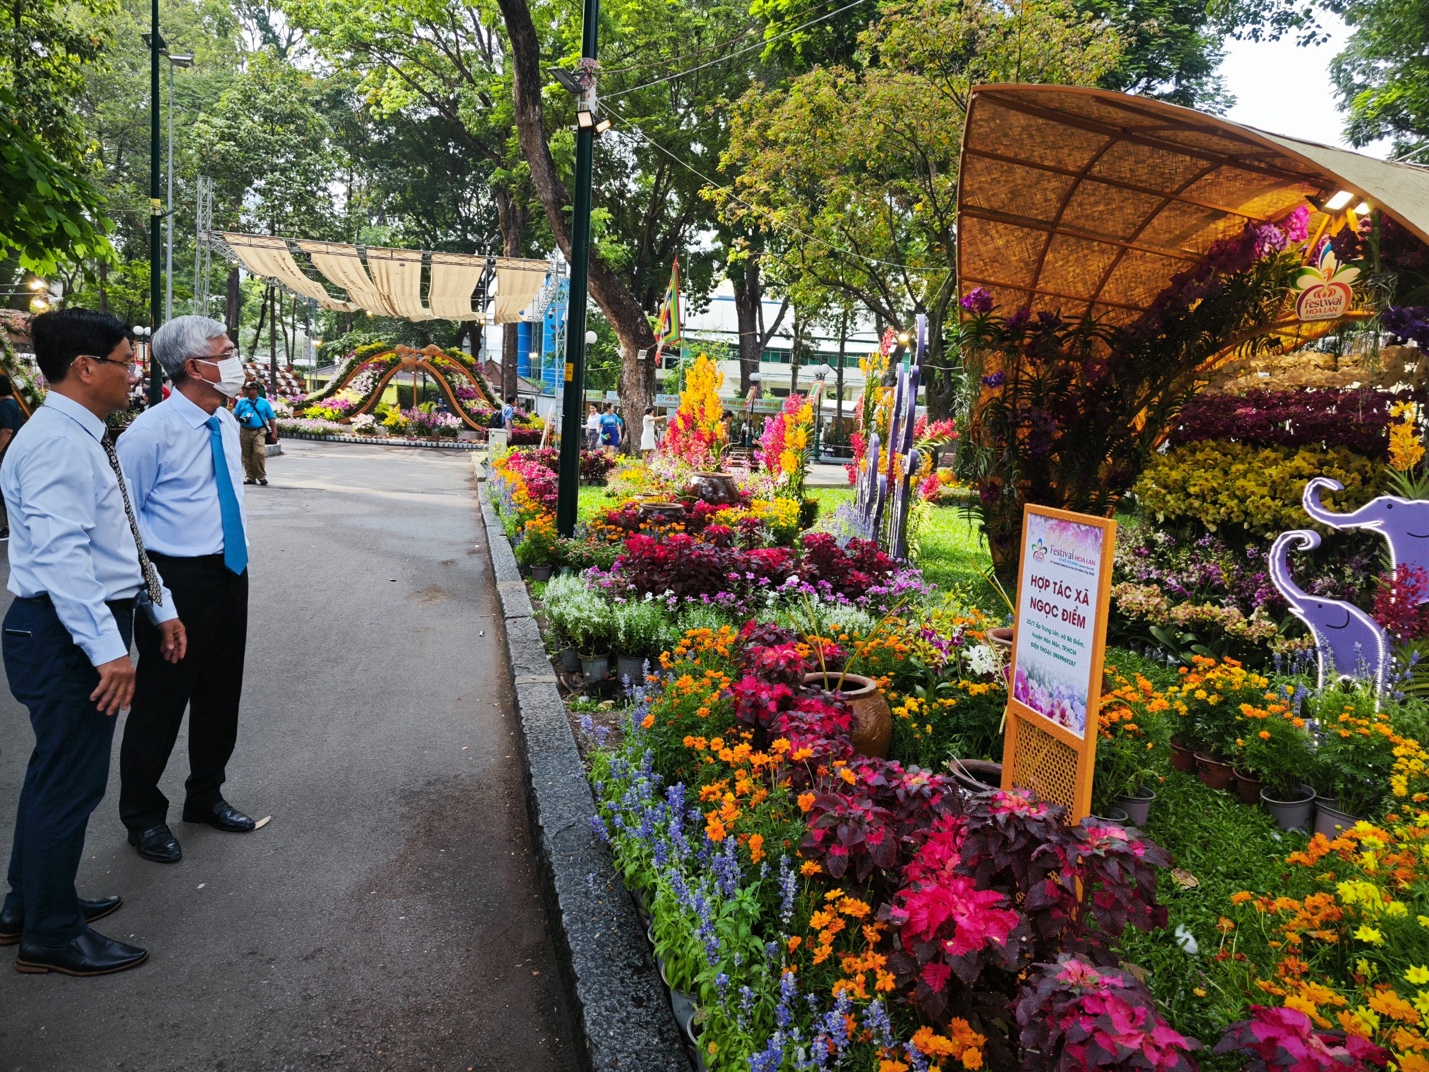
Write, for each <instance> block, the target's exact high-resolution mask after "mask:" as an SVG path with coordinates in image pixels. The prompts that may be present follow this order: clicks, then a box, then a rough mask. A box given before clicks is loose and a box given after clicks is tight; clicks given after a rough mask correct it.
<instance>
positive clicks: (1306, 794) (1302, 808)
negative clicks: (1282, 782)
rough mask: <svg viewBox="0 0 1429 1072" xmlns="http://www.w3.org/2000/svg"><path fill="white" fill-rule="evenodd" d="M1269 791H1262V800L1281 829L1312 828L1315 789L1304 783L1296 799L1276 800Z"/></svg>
mask: <svg viewBox="0 0 1429 1072" xmlns="http://www.w3.org/2000/svg"><path fill="white" fill-rule="evenodd" d="M1269 792H1270V791H1269V790H1268V789H1262V790H1261V791H1260V802H1261V803H1262V804H1264V805H1265V810H1266V811H1268V812H1270V817H1271V818H1272V819H1274V820H1275V824H1276V825H1277V826H1278V827H1280V829H1281V830H1308V829H1309V828H1310V812H1311V811H1313V810H1314V808H1315V790H1313V789H1311V788H1310V787H1309V786H1308V785H1302V786H1301V787H1300V794H1299V796H1298V797H1297V798H1296V799H1295V800H1276V799H1275V798H1274V797H1271V796H1268V795H1267V794H1268V793H1269Z"/></svg>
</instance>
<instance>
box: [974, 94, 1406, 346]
mask: <svg viewBox="0 0 1429 1072" xmlns="http://www.w3.org/2000/svg"><path fill="white" fill-rule="evenodd" d="M961 168H962V170H961V173H960V176H959V181H958V289H959V292H960V293H961V294H966V293H968V292H969V291H971V290H972V289H973V288H975V287H979V286H980V287H984V288H986V289H987V290H988V291H989V292H990V293H991V294H992V296H993V300H994V302H995V303H996V306H997V307H998V308H999V309H1000V310H1001V311H1002V312H1004V313H1006V312H1011V311H1012V310H1014V309H1017V308H1021V307H1022V306H1030V307H1031V308H1032V309H1033V310H1049V311H1053V312H1061V313H1064V314H1066V315H1087V316H1092V317H1095V318H1097V319H1100V320H1103V321H1105V322H1108V323H1112V324H1118V323H1120V324H1125V323H1128V322H1130V321H1132V320H1134V319H1135V318H1136V317H1137V316H1138V315H1139V314H1140V313H1141V312H1142V311H1143V310H1145V309H1146V307H1147V306H1148V305H1149V304H1150V303H1151V301H1152V299H1154V298H1155V297H1156V295H1157V294H1158V293H1160V292H1161V291H1162V290H1163V289H1164V288H1165V287H1166V285H1167V283H1168V282H1169V281H1170V279H1171V277H1172V276H1173V275H1175V274H1176V273H1177V272H1180V271H1184V270H1185V269H1187V268H1189V267H1190V266H1191V265H1193V264H1195V263H1196V262H1197V261H1198V260H1200V258H1201V257H1202V256H1203V255H1204V254H1205V252H1206V250H1207V249H1208V248H1209V247H1210V246H1211V244H1212V243H1213V242H1215V241H1216V240H1217V239H1219V238H1224V237H1226V236H1229V235H1233V234H1236V233H1239V232H1240V231H1241V229H1242V228H1243V227H1244V226H1245V224H1246V222H1247V221H1250V222H1254V223H1264V222H1274V221H1276V220H1279V219H1281V218H1283V217H1284V216H1286V215H1288V214H1289V213H1290V212H1292V211H1293V210H1294V209H1296V208H1298V207H1299V206H1300V205H1302V204H1305V203H1306V202H1307V201H1309V202H1310V204H1311V208H1312V213H1311V218H1310V234H1311V235H1312V236H1314V235H1316V234H1317V233H1319V232H1320V231H1321V230H1322V229H1324V228H1326V227H1327V226H1329V227H1334V226H1335V225H1337V222H1338V220H1340V219H1341V218H1343V216H1344V210H1343V209H1340V210H1339V211H1335V212H1326V211H1322V210H1321V209H1320V208H1319V207H1318V206H1320V205H1323V203H1324V200H1325V199H1326V198H1329V197H1331V196H1333V195H1334V194H1335V193H1336V192H1337V191H1340V190H1347V191H1350V192H1351V193H1353V194H1355V195H1356V200H1352V201H1351V202H1350V206H1349V207H1351V208H1353V207H1354V206H1355V205H1356V203H1357V202H1358V200H1360V199H1363V200H1365V201H1368V202H1369V204H1371V205H1372V206H1375V207H1377V208H1379V209H1381V210H1382V211H1383V212H1384V213H1386V214H1388V215H1389V216H1392V217H1393V218H1394V219H1396V220H1397V221H1398V222H1400V223H1402V224H1403V225H1404V226H1405V227H1407V228H1409V230H1411V231H1412V232H1414V233H1415V234H1416V235H1418V236H1419V238H1420V239H1421V240H1423V241H1425V242H1429V170H1426V169H1425V168H1422V167H1417V166H1414V165H1410V164H1399V163H1392V162H1388V161H1384V160H1377V159H1375V158H1373V157H1368V156H1363V155H1361V154H1359V153H1353V152H1349V151H1347V150H1345V149H1336V148H1332V147H1330V146H1326V145H1317V144H1315V143H1314V142H1306V141H1298V140H1296V139H1294V138H1284V137H1280V136H1278V135H1275V134H1268V133H1266V132H1264V131H1260V130H1256V129H1254V128H1253V127H1246V126H1241V125H1239V124H1236V123H1231V122H1227V121H1226V120H1224V119H1219V118H1217V117H1215V116H1211V115H1205V114H1203V113H1201V112H1196V111H1193V110H1191V109H1189V108H1182V107H1179V106H1177V105H1173V104H1165V103H1162V102H1160V101H1155V100H1148V99H1145V98H1142V97H1130V96H1127V95H1125V94H1122V93H1113V92H1110V91H1108V90H1099V89H1089V88H1083V87H1075V86H1034V85H1016V84H1004V85H983V86H976V87H974V88H973V91H972V95H971V99H970V102H969V105H968V117H967V124H966V126H965V127H964V130H963V151H962V163H961Z"/></svg>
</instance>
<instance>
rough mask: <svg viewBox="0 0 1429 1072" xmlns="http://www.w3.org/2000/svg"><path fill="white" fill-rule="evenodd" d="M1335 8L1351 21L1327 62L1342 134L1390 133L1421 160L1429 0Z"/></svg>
mask: <svg viewBox="0 0 1429 1072" xmlns="http://www.w3.org/2000/svg"><path fill="white" fill-rule="evenodd" d="M1334 9H1335V10H1336V11H1338V12H1339V13H1340V14H1341V15H1343V17H1344V19H1345V21H1346V22H1347V23H1349V25H1350V26H1352V27H1354V33H1353V34H1351V35H1350V40H1349V43H1348V44H1347V45H1346V46H1345V49H1344V51H1343V52H1341V53H1340V54H1339V55H1338V56H1337V57H1335V60H1334V63H1333V64H1332V65H1331V67H1330V75H1331V77H1332V78H1333V79H1334V82H1335V89H1336V90H1337V91H1338V93H1339V97H1340V101H1341V107H1342V108H1344V109H1345V111H1347V112H1348V119H1347V122H1346V124H1345V135H1346V137H1348V138H1349V140H1350V141H1351V143H1353V144H1355V145H1366V144H1368V143H1369V142H1372V141H1377V140H1379V139H1380V138H1393V139H1394V140H1395V143H1396V148H1397V149H1398V150H1399V151H1400V155H1407V154H1409V153H1413V154H1414V156H1413V159H1415V160H1416V161H1417V162H1420V163H1423V162H1424V159H1425V155H1424V154H1425V151H1426V149H1429V0H1349V2H1341V3H1336V4H1335V5H1334Z"/></svg>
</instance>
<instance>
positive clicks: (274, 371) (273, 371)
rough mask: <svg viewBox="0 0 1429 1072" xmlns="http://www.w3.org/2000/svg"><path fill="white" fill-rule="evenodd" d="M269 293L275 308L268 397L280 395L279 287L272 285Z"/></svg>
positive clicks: (270, 331)
mask: <svg viewBox="0 0 1429 1072" xmlns="http://www.w3.org/2000/svg"><path fill="white" fill-rule="evenodd" d="M268 293H269V295H271V298H270V300H271V301H272V303H273V309H272V311H271V312H270V314H269V316H268V397H269V398H277V397H278V288H277V287H273V286H270V287H269V288H268Z"/></svg>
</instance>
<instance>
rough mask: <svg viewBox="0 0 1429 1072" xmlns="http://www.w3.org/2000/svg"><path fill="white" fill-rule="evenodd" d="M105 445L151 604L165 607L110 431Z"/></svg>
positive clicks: (161, 589) (103, 440) (106, 433)
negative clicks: (137, 552) (140, 533)
mask: <svg viewBox="0 0 1429 1072" xmlns="http://www.w3.org/2000/svg"><path fill="white" fill-rule="evenodd" d="M100 442H101V443H103V444H104V453H105V454H107V455H109V467H110V468H111V469H113V470H114V478H115V479H116V480H118V481H119V497H120V498H122V499H123V500H124V516H125V517H127V518H128V519H129V531H130V532H131V533H132V534H133V536H134V546H135V547H136V548H138V551H139V568H140V569H141V570H143V571H144V587H145V588H147V589H148V590H149V602H150V603H152V604H154V606H156V607H162V606H163V605H164V586H163V585H162V584H161V583H160V582H159V571H158V570H156V569H155V568H154V563H152V562H150V561H149V554H148V552H147V551H145V550H144V538H143V537H142V536H140V535H139V522H138V521H136V520H135V518H134V507H133V506H131V505H130V504H129V489H128V488H126V487H125V486H124V470H123V469H121V468H119V455H117V454H115V453H114V440H112V439H110V438H109V430H108V429H105V432H104V438H103V439H101V440H100Z"/></svg>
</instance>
